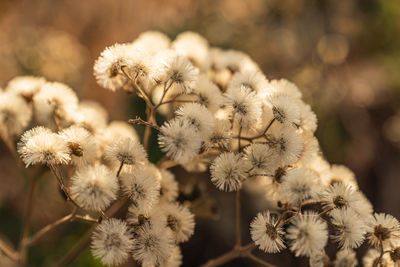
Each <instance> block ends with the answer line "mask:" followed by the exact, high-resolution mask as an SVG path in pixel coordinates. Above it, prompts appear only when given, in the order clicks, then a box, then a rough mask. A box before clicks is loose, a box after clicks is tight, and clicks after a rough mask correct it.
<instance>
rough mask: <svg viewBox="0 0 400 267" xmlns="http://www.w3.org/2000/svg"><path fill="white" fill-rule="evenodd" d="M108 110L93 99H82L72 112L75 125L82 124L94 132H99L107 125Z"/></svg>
mask: <svg viewBox="0 0 400 267" xmlns="http://www.w3.org/2000/svg"><path fill="white" fill-rule="evenodd" d="M107 120H108V114H107V111H106V110H105V109H104V107H102V106H101V105H100V104H99V103H97V102H93V101H82V102H80V103H79V105H78V108H77V109H76V111H75V112H74V113H73V114H72V121H73V123H74V124H75V125H78V126H81V127H83V128H85V129H86V130H88V131H89V132H90V133H92V134H97V133H99V132H101V131H102V130H104V129H105V128H106V126H107Z"/></svg>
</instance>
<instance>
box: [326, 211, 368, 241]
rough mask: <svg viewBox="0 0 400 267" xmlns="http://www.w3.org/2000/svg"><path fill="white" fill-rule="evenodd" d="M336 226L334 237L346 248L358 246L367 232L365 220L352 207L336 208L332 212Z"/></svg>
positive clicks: (333, 222)
mask: <svg viewBox="0 0 400 267" xmlns="http://www.w3.org/2000/svg"><path fill="white" fill-rule="evenodd" d="M330 216H331V218H332V220H331V222H332V224H333V225H334V226H335V227H334V230H335V231H334V235H333V239H334V240H335V241H336V242H338V243H339V246H340V247H341V248H344V249H348V248H358V247H359V246H360V245H361V244H362V243H363V241H364V235H365V234H366V225H365V222H364V221H363V220H362V219H361V218H360V216H359V215H358V214H357V213H356V212H355V211H354V210H352V209H336V210H333V211H331V212H330Z"/></svg>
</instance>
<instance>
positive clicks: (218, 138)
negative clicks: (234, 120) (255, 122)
mask: <svg viewBox="0 0 400 267" xmlns="http://www.w3.org/2000/svg"><path fill="white" fill-rule="evenodd" d="M231 143H232V131H231V123H230V122H229V120H223V119H217V120H215V126H214V129H213V130H212V133H211V134H210V135H209V136H208V138H207V139H206V140H205V142H204V147H205V149H206V150H209V149H212V148H221V149H222V150H225V151H227V150H229V149H230V147H231Z"/></svg>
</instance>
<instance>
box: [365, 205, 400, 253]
mask: <svg viewBox="0 0 400 267" xmlns="http://www.w3.org/2000/svg"><path fill="white" fill-rule="evenodd" d="M368 225H369V230H368V232H367V237H368V241H369V243H370V244H371V245H372V246H375V247H379V246H380V243H381V242H382V243H383V245H386V244H387V243H389V242H390V241H392V240H393V239H398V238H399V237H400V224H399V221H398V220H397V219H396V218H395V217H393V216H392V215H390V214H385V213H375V214H374V216H371V217H370V220H369V222H368Z"/></svg>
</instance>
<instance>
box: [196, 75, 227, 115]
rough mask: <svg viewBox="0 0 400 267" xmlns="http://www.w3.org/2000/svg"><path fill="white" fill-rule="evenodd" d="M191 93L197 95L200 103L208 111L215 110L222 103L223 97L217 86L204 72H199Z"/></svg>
mask: <svg viewBox="0 0 400 267" xmlns="http://www.w3.org/2000/svg"><path fill="white" fill-rule="evenodd" d="M193 93H194V94H196V95H197V97H198V101H199V103H200V104H202V105H204V106H205V107H207V109H208V110H210V112H216V111H217V110H218V109H219V107H220V106H221V105H222V102H223V97H222V94H221V91H220V90H219V88H218V87H217V86H216V85H215V84H214V83H213V82H211V81H210V80H209V79H208V78H207V76H206V75H205V74H200V75H199V77H198V80H197V84H196V87H195V88H194V90H193Z"/></svg>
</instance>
